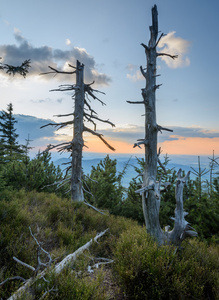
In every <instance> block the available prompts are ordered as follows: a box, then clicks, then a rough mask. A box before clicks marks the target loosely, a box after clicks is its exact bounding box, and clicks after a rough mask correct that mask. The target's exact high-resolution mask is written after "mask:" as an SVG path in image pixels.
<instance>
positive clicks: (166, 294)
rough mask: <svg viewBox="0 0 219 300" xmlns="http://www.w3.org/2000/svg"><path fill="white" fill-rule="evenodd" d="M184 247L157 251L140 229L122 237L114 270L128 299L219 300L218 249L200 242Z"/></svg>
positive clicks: (135, 229) (165, 248) (167, 247)
mask: <svg viewBox="0 0 219 300" xmlns="http://www.w3.org/2000/svg"><path fill="white" fill-rule="evenodd" d="M183 247H184V248H183V249H177V248H174V247H170V246H163V247H157V244H156V243H155V242H154V241H153V240H152V239H151V238H150V237H149V236H148V235H147V234H146V232H145V229H144V228H140V227H137V226H135V227H133V228H131V229H129V230H128V231H127V232H124V233H123V234H121V237H120V238H119V241H118V242H117V245H116V249H115V253H114V254H115V264H114V270H115V274H116V276H117V279H118V280H119V282H120V284H121V285H122V287H123V289H124V292H125V294H126V295H127V296H128V299H159V300H161V299H203V300H204V299H219V298H218V286H219V262H218V254H219V249H218V248H216V247H213V246H211V247H208V246H207V245H206V244H205V243H203V242H198V241H197V240H192V241H191V242H189V243H184V244H183ZM176 250H177V252H176Z"/></svg>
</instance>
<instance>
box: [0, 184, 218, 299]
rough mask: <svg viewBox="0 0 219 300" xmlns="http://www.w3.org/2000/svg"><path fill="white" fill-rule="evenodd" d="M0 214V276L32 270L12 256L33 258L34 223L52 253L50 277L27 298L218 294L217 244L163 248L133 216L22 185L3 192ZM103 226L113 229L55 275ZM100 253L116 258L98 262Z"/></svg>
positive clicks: (7, 290) (9, 288) (2, 289)
mask: <svg viewBox="0 0 219 300" xmlns="http://www.w3.org/2000/svg"><path fill="white" fill-rule="evenodd" d="M0 221H1V233H0V282H3V281H4V280H5V279H6V278H9V277H13V276H18V275H19V276H21V277H23V278H25V279H28V278H30V277H32V276H33V271H31V270H29V269H28V268H25V267H24V266H22V265H20V264H18V263H16V262H15V261H14V260H13V256H15V257H17V258H18V259H20V260H21V261H23V262H26V263H28V264H29V265H32V266H35V265H36V253H37V245H36V243H35V241H34V240H33V238H32V236H31V234H30V231H29V226H30V227H31V230H32V232H33V234H34V236H35V237H36V238H37V240H38V241H39V242H42V246H43V248H44V249H45V250H46V251H48V252H49V253H50V254H51V256H52V258H53V259H54V262H53V264H52V266H51V269H50V271H48V273H47V275H46V276H45V278H46V281H44V280H43V279H41V280H38V281H37V282H36V283H35V284H34V285H33V286H32V287H31V289H30V290H29V291H28V292H27V293H26V294H25V295H24V296H23V297H22V299H43V298H45V299H194V298H196V299H218V286H219V282H218V279H219V272H218V270H219V262H218V255H219V249H218V246H217V245H216V244H213V243H211V245H208V244H207V243H206V242H202V241H200V240H199V239H194V240H189V241H188V242H185V243H184V244H183V245H182V248H180V249H178V248H171V247H169V246H164V247H160V248H158V247H157V245H156V243H154V241H152V240H151V238H150V237H149V236H148V235H147V234H146V231H145V228H144V226H141V225H139V224H138V223H137V222H136V221H133V220H131V219H127V218H124V217H121V216H113V215H109V214H106V215H100V214H98V213H97V212H96V211H94V210H92V209H91V208H88V207H87V206H85V205H84V204H80V205H79V204H75V203H72V202H70V201H69V199H64V198H60V197H58V196H56V195H55V194H49V193H43V192H41V193H38V192H35V191H32V192H26V191H25V190H24V189H22V190H20V191H17V192H15V191H6V190H5V191H4V192H3V193H2V194H1V198H0ZM106 228H109V232H107V233H106V235H105V236H103V237H102V238H101V240H100V241H99V243H95V244H94V245H92V246H91V247H90V248H89V250H86V251H85V252H84V253H83V254H81V255H80V257H79V258H78V259H77V260H76V262H74V263H73V264H72V265H69V267H68V268H66V269H65V270H64V271H63V272H61V273H60V274H59V275H55V274H54V272H53V265H55V264H56V263H57V262H59V261H61V260H62V259H63V258H64V257H65V256H66V255H67V254H69V253H73V252H74V251H75V250H76V249H78V248H79V247H81V246H82V245H84V244H85V243H87V242H88V241H89V240H90V238H92V237H94V236H95V235H96V234H97V233H98V232H101V231H103V230H105V229H106ZM98 258H108V259H112V260H113V261H114V262H113V263H111V264H108V265H106V266H105V267H102V268H99V269H95V268H94V265H95V263H96V260H97V259H98ZM43 259H45V258H44V257H42V260H43ZM88 266H90V267H91V269H92V271H93V272H91V273H90V272H88ZM21 284H22V283H21V282H20V281H18V280H13V281H8V282H6V283H5V284H3V285H2V286H0V295H1V296H0V297H1V298H2V299H7V298H8V297H9V296H10V295H11V294H12V293H13V292H14V291H15V290H16V289H17V288H18V287H19V286H20V285H21ZM45 293H46V294H45ZM44 295H45V296H44ZM42 297H43V298H42Z"/></svg>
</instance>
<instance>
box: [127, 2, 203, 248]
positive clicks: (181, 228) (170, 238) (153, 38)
mask: <svg viewBox="0 0 219 300" xmlns="http://www.w3.org/2000/svg"><path fill="white" fill-rule="evenodd" d="M157 36H158V13H157V6H156V5H155V6H154V7H153V8H152V26H150V40H149V43H148V46H147V45H145V44H141V45H142V46H143V47H144V49H145V53H146V58H147V67H146V69H143V68H142V67H140V70H141V73H142V75H143V76H144V77H145V80H146V86H145V88H143V89H142V97H143V101H142V102H131V101H128V102H129V103H131V104H143V105H144V107H145V138H144V139H141V140H138V141H139V142H138V143H136V144H135V145H134V147H135V146H140V145H141V144H143V145H144V147H145V169H144V174H143V184H142V188H141V189H140V190H138V191H136V192H137V193H140V194H142V207H143V213H144V218H145V223H146V228H147V231H148V233H149V234H150V235H151V236H153V237H154V238H155V239H156V240H157V242H158V244H159V245H163V244H166V243H173V244H176V245H179V244H180V243H181V242H182V240H183V239H184V238H185V237H186V236H195V235H197V233H196V232H195V231H192V230H190V229H192V228H191V227H190V226H189V224H188V222H187V221H186V220H185V219H184V216H185V215H186V213H185V212H184V210H183V186H184V184H185V182H186V180H187V178H188V176H189V174H187V176H185V177H184V178H182V177H181V170H180V171H179V172H178V179H177V183H176V203H177V205H176V210H175V218H174V221H175V225H174V228H173V230H172V231H170V232H168V231H167V232H164V231H163V230H162V229H161V227H160V222H159V210H160V201H161V189H160V188H161V186H164V187H166V186H167V184H165V183H162V182H161V179H160V181H157V163H158V162H160V161H159V158H158V156H159V155H158V151H157V135H158V132H159V131H162V130H167V131H172V130H170V129H167V128H164V127H162V126H160V125H158V124H157V121H156V89H157V88H159V86H160V85H157V84H156V77H157V75H156V70H157V67H156V61H157V57H158V56H161V55H167V56H169V57H171V58H172V59H175V58H176V57H177V56H175V55H170V54H166V53H158V52H157V50H156V47H157V45H158V43H159V41H160V39H161V38H162V36H163V34H161V36H160V38H159V39H158V40H157Z"/></svg>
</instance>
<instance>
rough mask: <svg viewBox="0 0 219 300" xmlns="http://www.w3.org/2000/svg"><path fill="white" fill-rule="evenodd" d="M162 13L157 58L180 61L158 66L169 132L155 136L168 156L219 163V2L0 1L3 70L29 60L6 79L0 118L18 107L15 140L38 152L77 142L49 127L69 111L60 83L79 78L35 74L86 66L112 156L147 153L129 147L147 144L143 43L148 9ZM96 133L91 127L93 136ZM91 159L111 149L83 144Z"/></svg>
mask: <svg viewBox="0 0 219 300" xmlns="http://www.w3.org/2000/svg"><path fill="white" fill-rule="evenodd" d="M154 4H156V5H157V9H158V24H159V31H160V34H161V33H164V34H166V35H165V36H164V37H163V38H162V39H161V40H160V43H159V44H158V48H157V51H161V52H166V53H169V54H177V55H178V59H176V60H171V58H168V57H159V58H158V59H157V73H158V74H160V75H161V76H159V77H157V84H162V86H161V87H160V88H159V89H158V90H157V92H156V110H157V123H158V124H159V125H161V126H163V127H167V128H170V129H173V132H165V131H163V133H162V134H159V136H158V143H159V144H158V145H159V147H161V149H162V151H163V153H168V155H171V154H177V155H186V154H188V155H197V156H198V155H211V154H212V151H213V150H214V152H215V154H216V155H219V118H218V114H219V96H218V83H219V75H218V67H219V63H218V57H217V53H218V52H219V40H218V38H217V36H218V32H219V18H218V10H219V2H218V0H210V1H206V0H184V1H177V0H165V1H164V0H157V1H151V0H110V1H109V0H108V1H106V0H80V1H76V0H62V1H61V2H60V1H58V0H38V1H33V0H19V1H17V0H7V1H6V0H1V11H0V57H2V59H1V62H2V63H7V64H12V65H15V66H18V65H20V64H21V63H22V62H23V61H24V60H25V59H31V68H30V72H29V74H28V75H27V77H26V78H22V77H21V76H19V75H15V76H14V77H13V76H9V75H8V74H5V73H4V72H3V71H0V90H1V97H0V110H6V108H7V105H8V104H9V103H12V104H13V108H14V111H13V112H14V116H15V117H16V119H17V121H18V123H17V124H16V127H17V133H18V134H19V141H20V143H22V144H25V139H27V138H28V135H29V138H30V140H31V141H32V142H31V146H32V147H34V148H33V151H35V152H36V153H37V152H38V150H39V149H40V150H43V149H45V147H46V145H48V144H53V145H55V144H58V143H60V142H64V141H70V140H71V139H72V128H68V129H66V130H62V131H55V129H54V128H53V127H45V128H43V129H40V126H42V125H45V124H47V123H49V122H51V120H52V121H53V122H61V121H64V120H67V119H65V118H57V117H55V115H57V114H67V113H71V112H72V111H73V107H74V103H73V100H72V97H71V93H67V92H51V90H52V89H57V88H58V87H59V86H60V85H62V84H74V83H75V75H62V74H58V75H57V76H54V75H39V74H40V73H44V72H48V71H49V69H48V66H52V67H55V68H57V69H60V70H66V71H70V70H71V69H69V67H68V64H71V65H75V64H76V60H77V59H78V60H80V61H81V62H82V63H83V64H84V65H85V83H91V82H93V81H95V84H94V85H93V88H94V89H98V90H100V91H102V92H104V93H105V94H98V95H97V96H98V97H99V98H100V99H101V100H102V101H104V102H105V103H106V106H105V105H104V106H102V105H101V103H99V102H98V101H92V102H91V105H92V107H93V109H94V110H95V111H96V112H97V113H98V116H99V117H100V118H101V119H104V120H105V119H109V120H110V121H111V122H112V123H114V124H115V125H116V127H114V128H112V127H111V126H110V125H108V124H106V123H99V122H98V123H97V132H99V133H102V134H103V135H104V138H105V139H106V140H107V141H108V142H109V143H110V144H111V145H112V146H113V147H114V148H116V153H130V154H137V153H143V152H144V149H139V148H133V144H134V143H136V141H137V139H141V138H143V137H144V116H143V115H144V107H143V105H131V104H128V103H127V102H126V101H141V100H142V96H141V89H142V88H144V87H145V79H144V77H143V76H142V75H141V73H140V66H143V67H144V68H145V67H146V56H145V52H144V48H143V47H142V46H141V43H144V44H147V43H148V41H149V38H150V35H149V26H150V25H151V22H152V20H151V8H152V6H153V5H154ZM91 128H92V127H91ZM84 140H85V144H86V146H87V147H88V148H85V149H84V150H85V151H89V152H105V153H110V151H111V150H109V149H108V148H107V147H106V146H105V145H104V144H103V143H102V142H101V141H100V140H99V139H98V138H97V137H94V136H91V135H89V134H85V135H84Z"/></svg>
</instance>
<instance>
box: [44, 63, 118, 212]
mask: <svg viewBox="0 0 219 300" xmlns="http://www.w3.org/2000/svg"><path fill="white" fill-rule="evenodd" d="M69 66H70V67H71V68H74V69H75V70H74V71H71V72H64V71H58V70H56V69H54V68H52V67H49V68H50V69H51V72H47V73H43V74H41V75H44V74H51V73H52V74H54V73H55V74H59V73H61V74H76V84H75V85H61V86H60V87H59V88H58V89H55V90H52V91H72V90H73V91H74V95H73V97H72V98H73V99H74V104H75V110H74V112H73V113H68V114H66V115H57V117H66V116H73V119H72V120H70V121H67V122H61V123H49V124H46V125H44V126H42V127H41V128H43V127H46V126H49V125H51V126H54V127H56V128H58V129H61V128H64V127H66V126H69V125H71V126H72V125H73V139H72V141H71V142H66V143H62V144H58V145H49V146H48V147H47V149H46V150H45V151H49V150H51V149H54V148H56V149H57V150H58V152H65V151H66V152H70V156H71V163H70V166H69V167H67V168H66V176H65V178H64V180H62V181H61V182H59V183H55V184H57V185H58V186H62V185H63V184H66V183H69V182H70V186H71V187H70V191H71V199H72V201H74V202H83V201H84V193H83V191H84V190H85V188H84V187H83V184H82V181H83V180H82V179H83V170H82V152H83V147H84V140H83V132H89V133H91V134H93V135H95V136H97V137H99V138H100V139H101V141H102V142H103V143H104V144H105V145H106V146H107V147H108V148H110V149H111V150H113V151H114V150H115V149H114V148H113V147H112V146H110V145H109V144H108V143H107V141H106V140H105V139H104V138H103V135H102V134H100V133H97V132H96V120H97V121H100V122H104V123H108V124H110V125H111V126H112V127H114V126H115V125H114V124H113V123H112V122H110V121H109V120H102V119H100V118H99V117H98V115H97V113H96V112H95V111H94V110H93V109H92V108H91V105H90V100H91V99H90V98H92V100H97V101H99V102H100V103H101V104H102V105H105V103H104V102H103V101H101V100H100V99H99V98H97V97H96V96H95V94H94V93H95V92H99V91H98V90H94V89H93V88H92V87H91V85H92V84H93V83H94V82H92V83H90V84H85V83H84V64H82V63H80V62H79V61H77V66H76V67H73V66H71V65H69ZM84 120H86V121H87V122H88V123H92V125H93V126H94V130H92V129H90V128H88V127H86V126H85V125H84ZM70 170H71V176H70V179H69V173H70ZM84 203H85V204H87V205H89V204H88V203H87V202H86V201H84ZM89 206H91V207H92V205H89Z"/></svg>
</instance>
